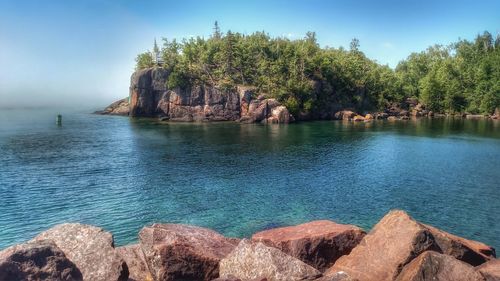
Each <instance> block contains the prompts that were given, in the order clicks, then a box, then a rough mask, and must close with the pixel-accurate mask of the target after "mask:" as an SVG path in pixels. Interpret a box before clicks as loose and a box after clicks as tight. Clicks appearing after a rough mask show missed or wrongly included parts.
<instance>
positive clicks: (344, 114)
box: [334, 110, 356, 120]
mask: <svg viewBox="0 0 500 281" xmlns="http://www.w3.org/2000/svg"><path fill="white" fill-rule="evenodd" d="M354 116H356V113H354V112H353V111H351V110H342V111H339V112H336V113H335V115H334V117H335V119H337V120H351V119H352V118H353V117H354Z"/></svg>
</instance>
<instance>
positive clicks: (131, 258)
mask: <svg viewBox="0 0 500 281" xmlns="http://www.w3.org/2000/svg"><path fill="white" fill-rule="evenodd" d="M116 251H117V252H118V254H119V255H120V256H121V257H122V258H123V260H124V261H125V263H127V267H128V271H129V276H128V281H146V280H153V277H152V276H151V274H150V273H149V270H148V267H147V265H146V260H145V258H144V253H143V252H142V249H141V247H140V245H139V244H134V245H128V246H123V247H118V248H116Z"/></svg>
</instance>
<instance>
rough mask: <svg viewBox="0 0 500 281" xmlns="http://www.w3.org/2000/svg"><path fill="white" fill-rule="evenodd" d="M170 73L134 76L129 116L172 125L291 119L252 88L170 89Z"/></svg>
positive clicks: (160, 70) (146, 71)
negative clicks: (158, 120) (167, 120)
mask: <svg viewBox="0 0 500 281" xmlns="http://www.w3.org/2000/svg"><path fill="white" fill-rule="evenodd" d="M168 76H169V72H168V71H167V70H165V69H163V68H158V67H157V68H148V69H144V70H139V71H136V72H134V74H132V77H131V81H130V116H131V117H160V118H164V119H169V120H172V121H187V122H191V121H242V122H269V123H289V122H291V121H293V117H292V116H291V115H290V113H289V112H288V109H287V108H286V107H284V106H283V105H281V104H280V103H279V102H278V101H276V100H275V99H268V98H266V97H264V96H259V97H257V95H256V94H255V91H254V90H253V89H252V88H247V87H238V89H237V90H234V91H224V90H220V89H217V88H215V87H210V86H193V87H189V88H184V89H181V88H175V89H169V88H167V86H166V84H167V83H166V82H167V80H168Z"/></svg>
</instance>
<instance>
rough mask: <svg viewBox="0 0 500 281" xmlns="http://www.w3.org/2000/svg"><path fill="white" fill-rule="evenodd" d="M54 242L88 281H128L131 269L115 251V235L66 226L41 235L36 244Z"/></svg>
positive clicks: (67, 224) (100, 229)
mask: <svg viewBox="0 0 500 281" xmlns="http://www.w3.org/2000/svg"><path fill="white" fill-rule="evenodd" d="M39 240H51V241H53V242H54V243H55V244H56V245H57V247H58V248H59V249H61V250H62V251H63V252H64V254H65V255H66V257H68V259H69V260H71V261H72V262H73V263H74V264H75V265H76V266H77V267H78V269H79V270H80V271H81V272H82V275H83V280H85V281H87V280H88V281H100V280H102V281H125V280H127V279H128V268H127V264H126V263H125V261H124V260H123V259H122V258H121V257H120V256H119V255H118V253H117V252H116V250H115V248H114V242H113V236H112V235H111V233H109V232H106V231H104V230H103V229H102V228H99V227H95V226H91V225H84V224H79V223H64V224H60V225H57V226H55V227H53V228H51V229H49V230H47V231H44V232H42V233H40V234H39V235H38V236H36V237H35V238H34V239H33V241H39Z"/></svg>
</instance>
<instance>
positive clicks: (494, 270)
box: [476, 259, 500, 281]
mask: <svg viewBox="0 0 500 281" xmlns="http://www.w3.org/2000/svg"><path fill="white" fill-rule="evenodd" d="M476 269H477V270H478V271H479V272H480V273H481V274H482V275H483V276H484V278H485V279H486V281H500V260H496V259H495V260H491V261H489V262H487V263H483V264H482V265H480V266H478V267H477V268H476Z"/></svg>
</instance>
